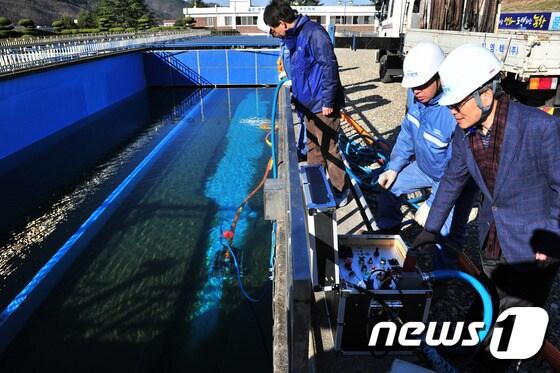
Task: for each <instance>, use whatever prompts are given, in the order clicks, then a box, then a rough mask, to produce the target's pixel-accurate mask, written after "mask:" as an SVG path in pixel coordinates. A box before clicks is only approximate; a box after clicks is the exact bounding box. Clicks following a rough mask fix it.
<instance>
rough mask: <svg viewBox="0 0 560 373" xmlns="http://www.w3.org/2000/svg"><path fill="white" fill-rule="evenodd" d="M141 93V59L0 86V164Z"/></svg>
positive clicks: (126, 57)
mask: <svg viewBox="0 0 560 373" xmlns="http://www.w3.org/2000/svg"><path fill="white" fill-rule="evenodd" d="M145 88H146V79H145V75H144V66H143V58H142V55H141V54H140V53H130V54H123V55H119V56H115V57H109V58H102V59H98V60H93V61H91V62H86V63H80V64H74V65H67V66H65V67H61V68H56V69H51V70H46V71H43V72H39V73H32V74H28V75H23V76H20V77H17V78H13V79H8V80H2V81H0V113H2V114H1V115H2V120H1V121H0V162H1V161H2V160H3V159H4V158H6V157H7V156H9V155H13V154H15V153H17V152H19V151H21V150H23V149H25V148H26V147H28V146H29V145H31V144H33V143H36V142H38V141H40V140H43V139H45V138H47V137H48V136H50V135H53V134H55V133H56V132H58V131H61V130H63V129H64V128H66V127H68V126H70V125H72V124H74V123H76V122H78V121H79V120H81V119H84V118H86V117H88V116H90V115H92V114H94V113H96V112H98V111H100V110H103V109H105V108H107V107H108V106H111V105H113V104H115V103H116V102H118V101H121V100H123V99H125V98H127V97H129V96H131V95H133V94H136V93H138V92H140V91H142V90H143V89H145ZM115 125H118V123H115Z"/></svg>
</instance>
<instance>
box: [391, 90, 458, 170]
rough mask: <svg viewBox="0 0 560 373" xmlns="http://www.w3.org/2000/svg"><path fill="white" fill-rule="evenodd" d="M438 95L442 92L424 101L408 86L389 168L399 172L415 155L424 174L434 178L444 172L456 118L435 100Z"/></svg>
mask: <svg viewBox="0 0 560 373" xmlns="http://www.w3.org/2000/svg"><path fill="white" fill-rule="evenodd" d="M440 96H441V93H440V94H438V95H437V96H436V97H434V98H433V99H432V100H431V101H430V102H428V103H427V104H423V103H421V102H419V101H418V100H416V98H415V97H414V94H413V93H412V90H410V89H409V90H408V99H407V108H408V109H407V112H406V116H405V118H404V120H403V121H402V123H401V132H400V133H399V136H398V138H397V142H396V144H395V146H394V148H393V151H392V152H391V160H390V162H389V164H388V165H387V168H388V169H389V170H393V171H396V172H400V171H401V170H402V169H403V168H404V167H405V166H406V165H408V164H409V163H410V162H411V161H412V159H413V157H415V158H416V162H417V163H418V167H419V168H420V170H422V171H423V172H424V173H425V174H426V175H428V176H430V177H431V178H433V179H434V180H439V179H440V178H441V177H442V176H443V172H444V170H445V166H446V165H447V162H448V161H449V159H450V158H451V140H452V139H453V133H454V131H455V127H456V125H457V122H456V121H455V118H453V115H451V112H450V111H449V109H448V108H446V107H445V106H440V105H439V104H438V103H437V102H438V100H439V98H440Z"/></svg>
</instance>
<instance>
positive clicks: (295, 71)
mask: <svg viewBox="0 0 560 373" xmlns="http://www.w3.org/2000/svg"><path fill="white" fill-rule="evenodd" d="M284 43H285V45H286V47H287V48H289V50H290V67H289V71H288V73H289V74H290V78H291V79H292V94H293V96H294V98H295V99H296V100H297V101H298V102H299V104H301V105H303V106H304V107H305V108H306V109H307V110H309V111H311V112H313V113H319V112H321V111H322V108H323V107H329V108H333V109H335V110H337V109H341V108H342V107H343V106H344V91H343V89H342V84H341V83H340V77H339V75H338V62H337V60H336V56H335V54H334V50H333V46H332V44H331V40H330V39H329V35H328V34H327V32H326V31H325V29H324V28H323V27H322V26H321V25H320V24H318V23H316V22H313V21H311V20H310V19H309V17H307V16H302V15H300V16H298V18H297V19H296V21H295V26H294V27H293V28H291V29H289V30H288V31H287V34H286V37H285V38H284Z"/></svg>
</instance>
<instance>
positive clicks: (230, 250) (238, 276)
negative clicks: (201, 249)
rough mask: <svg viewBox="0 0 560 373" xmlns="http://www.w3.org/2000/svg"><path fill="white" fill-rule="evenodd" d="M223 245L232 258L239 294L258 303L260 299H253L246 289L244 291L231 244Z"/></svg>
mask: <svg viewBox="0 0 560 373" xmlns="http://www.w3.org/2000/svg"><path fill="white" fill-rule="evenodd" d="M224 246H225V247H227V249H228V251H229V253H230V255H231V257H232V258H233V265H234V266H235V273H236V274H237V284H238V285H239V290H241V294H243V296H244V297H245V298H247V300H248V301H250V302H253V303H258V302H260V301H261V300H260V299H255V298H253V297H251V296H250V295H249V294H248V293H247V291H245V288H244V287H243V282H242V281H241V270H240V269H239V264H238V263H237V256H235V253H234V252H233V250H232V249H231V245H230V244H229V243H228V244H225V245H224Z"/></svg>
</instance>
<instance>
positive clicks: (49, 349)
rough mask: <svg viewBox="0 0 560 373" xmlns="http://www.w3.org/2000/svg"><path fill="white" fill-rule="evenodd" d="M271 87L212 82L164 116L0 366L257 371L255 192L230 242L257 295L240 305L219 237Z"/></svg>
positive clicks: (255, 168)
mask: <svg viewBox="0 0 560 373" xmlns="http://www.w3.org/2000/svg"><path fill="white" fill-rule="evenodd" d="M170 94H171V93H170V90H162V91H161V92H159V93H157V92H156V93H153V92H152V93H151V98H150V100H149V101H150V102H149V105H150V108H149V109H150V111H151V112H152V113H153V112H158V113H159V115H160V116H161V115H162V114H165V113H162V112H161V111H162V110H164V109H165V110H170V108H169V106H170V105H169V103H168V102H167V99H168V98H169V97H170ZM272 95H273V90H271V89H254V88H243V89H241V88H236V89H233V88H230V89H215V90H212V91H210V92H209V93H208V94H207V95H206V96H205V97H204V98H203V99H201V100H193V101H190V102H189V105H192V108H190V109H189V110H184V112H179V113H177V112H175V114H174V115H168V116H167V117H169V118H173V117H174V118H173V119H174V120H170V121H168V123H167V124H165V125H163V126H161V127H160V128H159V129H158V130H157V131H156V132H158V131H159V132H161V135H160V136H159V138H161V137H162V136H163V135H164V134H165V133H169V132H170V131H172V130H173V129H177V131H178V132H177V135H176V136H175V137H174V138H173V140H171V142H169V143H168V146H167V147H165V148H164V149H163V150H162V152H161V153H160V155H159V156H158V157H157V158H156V159H155V161H154V163H152V164H151V166H149V169H148V170H147V172H146V173H145V174H144V175H143V176H142V177H141V179H140V180H139V181H138V183H137V184H136V185H135V186H134V188H133V190H132V191H131V192H130V194H128V195H127V197H126V198H125V199H124V200H123V202H122V204H121V205H120V206H119V208H118V209H117V210H116V211H115V212H114V213H113V215H112V216H111V218H110V219H109V221H108V222H107V223H106V224H105V225H104V226H103V228H102V229H101V230H100V232H99V233H98V234H97V235H96V236H95V238H94V239H93V240H92V241H91V242H90V243H89V244H88V246H87V247H86V248H85V250H84V252H83V253H82V254H81V255H80V256H79V257H78V259H77V260H76V262H75V263H74V265H73V266H72V267H71V268H70V269H69V270H68V271H67V272H66V274H65V275H64V277H63V279H62V281H61V283H60V284H59V285H58V286H57V287H56V288H55V289H54V290H53V291H52V292H51V294H50V296H49V297H48V298H47V300H46V301H45V302H44V303H43V304H42V305H41V306H40V307H39V309H38V310H37V312H35V314H34V315H33V316H32V318H31V319H30V321H29V322H28V323H27V324H26V326H25V328H24V329H23V330H22V332H21V333H20V334H19V336H18V337H17V338H16V339H15V340H14V341H13V342H12V344H11V345H10V347H9V348H8V349H7V350H6V351H5V353H4V354H3V355H2V359H1V361H0V371H18V372H20V371H22V372H26V371H79V372H84V371H95V372H100V371H108V372H113V371H115V372H116V371H118V372H128V371H135V372H144V371H158V372H159V371H169V372H179V371H180V372H186V371H189V372H190V371H192V372H222V371H228V372H236V371H244V372H267V371H271V369H272V361H271V340H272V314H271V287H270V281H269V280H268V275H269V274H268V267H269V254H270V244H271V242H270V240H271V239H270V237H271V235H270V232H271V224H270V223H269V222H266V221H264V220H263V217H262V195H261V194H257V195H256V196H255V197H254V198H253V199H252V200H251V201H250V202H249V204H248V206H247V207H246V208H245V209H244V211H243V213H242V216H241V219H240V222H239V224H238V226H237V230H236V237H235V241H234V245H235V246H236V248H238V254H239V259H240V262H241V267H242V270H243V274H244V276H243V281H244V284H245V287H246V289H247V290H248V292H249V293H250V294H251V295H252V296H253V297H259V296H260V297H262V301H261V302H260V303H258V304H251V303H250V302H248V301H247V300H245V299H244V298H243V297H242V295H241V292H240V291H239V288H238V286H237V282H236V279H235V276H234V272H233V271H232V270H231V268H230V267H228V266H222V265H221V263H222V262H223V260H222V259H223V258H222V256H223V253H222V250H223V246H222V245H221V243H220V236H221V232H222V230H223V229H227V228H229V224H231V220H232V218H233V216H234V214H235V211H236V209H237V207H238V205H239V204H240V203H241V202H242V201H243V199H244V198H245V196H246V195H247V194H248V193H249V192H250V191H251V190H252V189H253V187H254V186H255V185H257V184H258V182H259V181H260V179H261V177H262V174H263V172H264V170H265V167H266V164H267V161H268V158H269V156H270V149H269V148H268V147H267V146H266V143H265V136H266V131H265V129H263V128H262V127H263V126H262V124H263V123H267V122H269V118H270V113H271V104H272ZM142 102H144V103H146V102H145V101H142ZM162 108H163V109H162ZM121 109H122V110H132V111H137V110H139V106H138V105H137V104H136V105H128V106H126V107H122V108H121ZM122 110H120V112H121V113H122ZM173 110H176V107H175V108H174V109H173ZM116 112H119V110H116ZM131 114H133V113H131ZM167 114H172V113H167ZM178 115H180V116H179V117H177V116H178ZM144 135H145V134H144ZM107 136H110V132H108V133H107ZM157 139H158V136H153V137H152V138H150V141H145V142H143V144H142V145H141V146H140V147H141V148H142V150H141V151H138V152H137V157H138V154H141V155H143V154H146V153H147V152H148V151H149V150H150V148H152V147H153V146H154V145H155V144H156V143H157ZM99 146H101V145H99ZM90 148H91V149H84V151H86V150H87V151H94V149H95V148H96V147H95V146H90ZM125 148H126V147H125ZM119 151H122V147H121V149H120V150H119ZM125 168H126V167H125ZM62 172H63V171H62ZM110 179H111V178H109V181H107V183H106V184H107V185H112V186H114V185H115V184H116V183H117V181H114V182H111V181H110ZM111 183H112V184H111ZM94 200H95V198H94ZM85 210H87V209H85ZM78 217H80V214H77V216H74V217H72V218H71V219H70V220H77V219H78ZM81 218H83V217H81ZM69 223H70V226H73V227H75V225H76V223H74V225H72V224H71V222H69ZM62 230H64V229H63V228H62Z"/></svg>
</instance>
